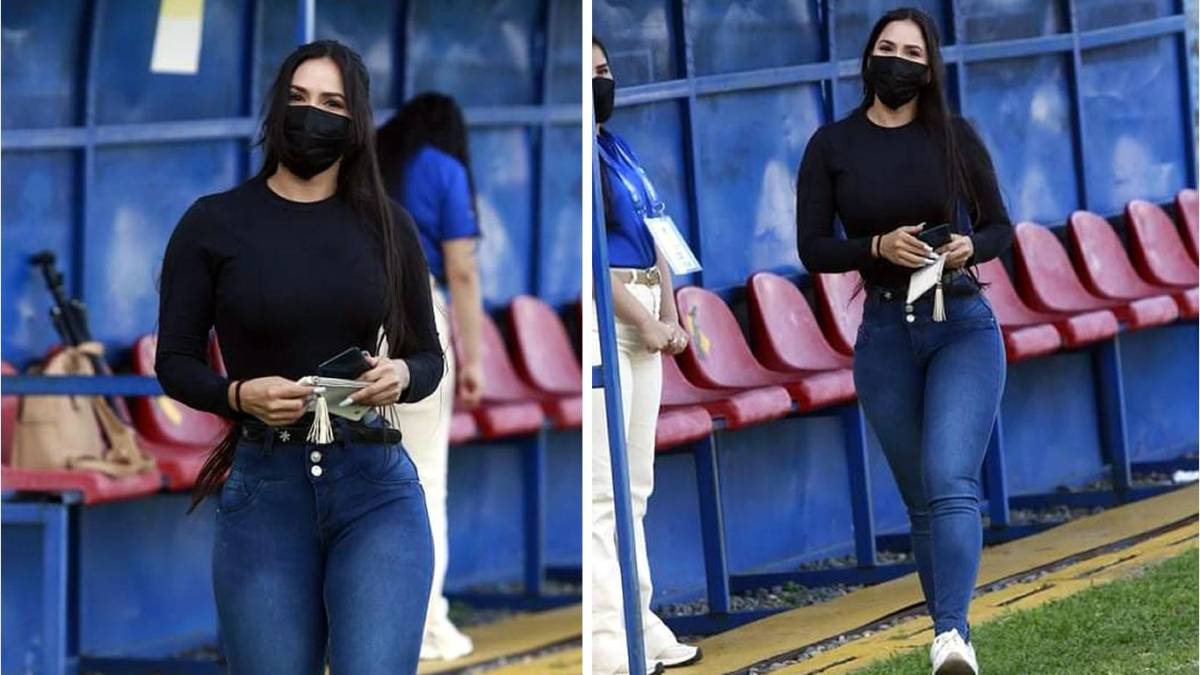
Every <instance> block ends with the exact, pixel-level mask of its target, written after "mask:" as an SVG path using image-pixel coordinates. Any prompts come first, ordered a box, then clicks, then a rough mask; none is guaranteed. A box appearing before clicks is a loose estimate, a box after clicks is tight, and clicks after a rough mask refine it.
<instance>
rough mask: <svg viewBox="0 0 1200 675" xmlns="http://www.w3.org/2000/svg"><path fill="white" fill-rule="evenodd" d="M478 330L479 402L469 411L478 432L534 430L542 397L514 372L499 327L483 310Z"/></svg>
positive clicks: (488, 434)
mask: <svg viewBox="0 0 1200 675" xmlns="http://www.w3.org/2000/svg"><path fill="white" fill-rule="evenodd" d="M479 332H480V339H481V343H482V344H481V345H480V348H481V353H480V355H479V356H480V360H481V361H482V363H483V376H484V385H483V402H482V403H481V404H480V406H479V407H477V408H475V409H474V410H472V411H471V412H472V414H473V415H474V416H475V421H476V422H477V423H478V424H479V429H480V432H481V433H482V435H483V436H484V437H485V438H501V437H504V436H515V435H521V434H530V433H534V432H536V431H538V430H539V429H541V427H542V424H543V422H545V415H543V414H542V406H541V404H540V403H539V401H540V400H541V398H542V397H541V396H539V395H538V393H537V392H536V391H534V390H533V389H531V388H530V387H529V386H528V385H526V384H525V383H524V382H522V381H521V378H520V377H518V376H517V371H516V369H515V368H514V367H513V364H512V361H511V360H509V358H508V352H507V350H505V348H504V340H503V339H502V338H501V337H500V329H498V328H497V327H496V324H495V322H494V321H492V318H491V317H490V316H488V315H487V314H484V315H483V323H482V325H481V326H480V331H479ZM456 345H457V342H456Z"/></svg>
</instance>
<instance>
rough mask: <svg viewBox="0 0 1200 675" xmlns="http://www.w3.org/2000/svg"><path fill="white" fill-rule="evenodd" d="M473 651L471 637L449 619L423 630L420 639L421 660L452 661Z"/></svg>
mask: <svg viewBox="0 0 1200 675" xmlns="http://www.w3.org/2000/svg"><path fill="white" fill-rule="evenodd" d="M473 651H475V644H474V643H473V642H471V638H469V637H467V636H466V635H463V633H462V632H461V631H460V630H458V628H456V627H455V626H454V624H452V623H450V622H449V621H447V622H445V623H443V624H441V625H439V626H438V627H437V628H436V629H434V630H427V631H425V637H424V639H422V640H421V660H422V661H453V660H454V659H461V658H462V657H464V656H466V655H467V654H470V653H471V652H473Z"/></svg>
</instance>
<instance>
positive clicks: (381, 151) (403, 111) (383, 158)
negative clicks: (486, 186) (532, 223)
mask: <svg viewBox="0 0 1200 675" xmlns="http://www.w3.org/2000/svg"><path fill="white" fill-rule="evenodd" d="M467 139H468V135H467V121H466V118H465V117H463V112H462V108H461V107H459V105H458V102H457V101H455V100H454V99H453V98H452V97H450V96H447V95H446V94H441V93H438V92H434V91H430V92H425V93H423V94H418V95H417V96H414V97H413V98H412V99H410V100H409V101H408V102H407V103H405V104H404V105H403V106H401V107H400V109H399V110H397V111H396V114H395V115H393V116H392V119H390V120H388V121H387V123H386V124H384V125H383V126H382V127H380V129H379V132H378V134H377V135H376V137H375V141H376V149H377V150H378V156H379V169H380V172H381V173H382V174H383V180H384V183H385V185H388V186H390V187H392V188H394V189H399V188H400V187H402V186H403V185H404V170H405V169H406V168H407V166H408V162H409V160H411V159H412V158H413V157H414V156H416V154H417V153H418V152H420V150H421V148H423V147H425V146H427V145H431V146H433V147H435V148H437V149H438V150H441V151H442V152H444V153H446V154H447V155H450V156H451V157H453V158H455V159H457V160H458V161H459V163H461V164H462V165H463V168H464V169H466V171H467V184H468V186H469V187H470V188H471V202H472V204H473V203H474V202H475V177H474V176H473V175H472V174H471V151H470V144H469V142H468V140H467Z"/></svg>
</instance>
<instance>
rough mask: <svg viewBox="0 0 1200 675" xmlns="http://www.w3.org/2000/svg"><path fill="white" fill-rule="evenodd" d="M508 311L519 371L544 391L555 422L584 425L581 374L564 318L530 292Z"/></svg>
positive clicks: (543, 398)
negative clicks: (562, 319) (561, 318)
mask: <svg viewBox="0 0 1200 675" xmlns="http://www.w3.org/2000/svg"><path fill="white" fill-rule="evenodd" d="M508 311H509V320H510V323H511V325H512V334H513V347H514V352H515V356H516V365H517V369H518V371H520V373H521V375H523V376H524V377H525V381H526V382H529V383H530V384H531V385H533V388H534V389H536V390H537V393H538V394H540V395H541V397H542V401H543V405H545V406H546V412H547V413H548V414H549V415H550V417H551V419H553V420H554V424H555V425H556V426H558V427H560V428H576V427H579V426H581V425H582V424H583V400H582V398H581V395H580V393H579V392H580V386H581V385H580V383H581V382H582V375H581V371H580V367H579V360H578V359H577V358H575V350H574V349H573V348H572V347H571V339H570V338H569V337H568V336H567V330H566V328H565V327H564V326H563V324H562V321H561V320H560V319H559V318H558V315H557V314H555V313H554V310H553V309H551V308H550V306H549V305H547V304H546V303H545V302H543V301H542V300H540V299H538V298H535V297H532V296H528V295H522V296H519V297H517V298H516V299H514V300H513V302H512V305H511V306H510V307H509V310H508Z"/></svg>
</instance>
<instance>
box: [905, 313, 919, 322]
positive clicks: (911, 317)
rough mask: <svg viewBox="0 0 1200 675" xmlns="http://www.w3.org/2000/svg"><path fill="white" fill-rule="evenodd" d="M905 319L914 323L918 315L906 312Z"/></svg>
mask: <svg viewBox="0 0 1200 675" xmlns="http://www.w3.org/2000/svg"><path fill="white" fill-rule="evenodd" d="M904 320H905V321H907V322H909V323H912V322H914V321H916V320H917V317H915V316H913V315H912V314H905V315H904Z"/></svg>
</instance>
